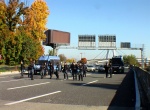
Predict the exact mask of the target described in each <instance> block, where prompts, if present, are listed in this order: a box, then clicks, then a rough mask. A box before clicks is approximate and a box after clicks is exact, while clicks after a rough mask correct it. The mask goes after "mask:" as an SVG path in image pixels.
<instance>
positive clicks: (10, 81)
mask: <svg viewBox="0 0 150 110" xmlns="http://www.w3.org/2000/svg"><path fill="white" fill-rule="evenodd" d="M20 80H24V79H18V80H9V81H1V83H2V82H12V81H20Z"/></svg>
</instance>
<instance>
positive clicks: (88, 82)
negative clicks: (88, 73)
mask: <svg viewBox="0 0 150 110" xmlns="http://www.w3.org/2000/svg"><path fill="white" fill-rule="evenodd" d="M97 81H98V80H95V81H92V82H88V83H86V84H82V86H86V85H88V84H92V83H95V82H97Z"/></svg>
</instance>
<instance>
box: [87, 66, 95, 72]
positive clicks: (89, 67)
mask: <svg viewBox="0 0 150 110" xmlns="http://www.w3.org/2000/svg"><path fill="white" fill-rule="evenodd" d="M95 70H96V67H95V66H94V65H87V71H92V72H95Z"/></svg>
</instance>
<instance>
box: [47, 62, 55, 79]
mask: <svg viewBox="0 0 150 110" xmlns="http://www.w3.org/2000/svg"><path fill="white" fill-rule="evenodd" d="M53 73H54V66H53V64H52V63H51V62H50V63H49V65H48V74H49V75H50V79H51V78H52V76H53Z"/></svg>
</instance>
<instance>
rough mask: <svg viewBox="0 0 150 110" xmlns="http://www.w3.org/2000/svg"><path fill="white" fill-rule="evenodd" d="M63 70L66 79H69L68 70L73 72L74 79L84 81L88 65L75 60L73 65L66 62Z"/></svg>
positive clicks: (62, 67)
mask: <svg viewBox="0 0 150 110" xmlns="http://www.w3.org/2000/svg"><path fill="white" fill-rule="evenodd" d="M61 70H62V72H63V73H64V79H68V71H70V73H71V74H72V77H73V80H77V79H78V80H79V81H80V80H81V81H83V77H86V71H87V68H86V65H85V64H83V63H80V62H78V63H75V62H73V63H72V64H71V65H67V64H66V62H65V63H64V65H62V66H61Z"/></svg>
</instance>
